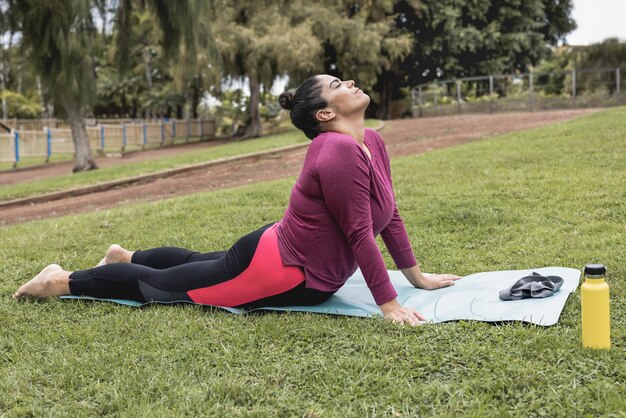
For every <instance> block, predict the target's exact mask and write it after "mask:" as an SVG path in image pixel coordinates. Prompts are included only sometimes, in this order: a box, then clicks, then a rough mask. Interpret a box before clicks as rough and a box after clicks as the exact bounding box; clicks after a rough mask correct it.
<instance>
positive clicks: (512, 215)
mask: <svg viewBox="0 0 626 418" xmlns="http://www.w3.org/2000/svg"><path fill="white" fill-rule="evenodd" d="M624 120H626V108H617V109H612V110H609V111H605V112H602V113H598V114H594V115H590V116H587V117H584V118H580V119H577V120H574V121H569V122H565V123H560V124H557V125H554V126H550V127H544V128H540V129H534V130H531V131H527V132H521V133H514V134H509V135H505V136H500V137H497V138H490V139H485V140H482V141H478V142H474V143H471V144H466V145H462V146H459V147H455V148H450V149H444V150H439V151H434V152H429V153H426V154H423V155H420V156H413V157H403V158H398V159H394V160H393V161H392V169H393V173H394V185H395V192H396V196H397V201H398V206H399V209H400V213H401V214H402V216H403V218H404V220H405V223H406V225H407V229H408V232H409V236H410V238H411V241H412V243H413V247H414V249H415V253H416V256H417V258H418V259H419V260H421V262H422V267H423V269H424V270H426V271H431V272H450V273H457V274H461V275H467V274H470V273H472V272H477V271H486V270H504V269H522V268H532V267H542V266H565V267H576V268H582V266H583V265H584V264H585V263H589V262H602V263H604V264H606V265H607V266H608V282H609V283H610V286H611V297H612V299H611V304H612V305H611V314H612V319H613V322H612V342H613V348H612V349H611V350H608V351H592V350H585V349H583V348H582V347H581V340H580V333H581V325H580V298H579V292H576V293H575V294H573V295H571V296H570V299H569V300H568V302H567V304H566V306H565V309H564V311H563V314H562V316H561V320H560V322H559V323H558V324H557V325H555V326H553V327H548V328H545V327H538V326H533V325H524V324H521V323H505V324H495V325H494V324H487V323H481V322H469V321H459V322H451V323H445V324H437V325H424V326H421V327H416V328H412V327H400V326H397V325H395V324H393V323H391V322H388V321H386V320H384V319H382V318H380V317H379V318H374V319H363V318H350V317H336V316H324V315H315V314H306V313H287V314H282V313H269V314H252V315H247V316H237V315H232V314H230V313H227V312H223V311H219V310H216V309H211V308H207V307H200V306H189V305H183V306H153V307H149V308H145V309H133V308H129V307H125V306H118V305H113V304H108V303H90V302H87V301H62V300H59V299H51V300H43V301H42V300H26V301H20V302H16V301H14V300H12V299H11V298H10V295H11V294H12V293H13V292H14V291H15V289H16V288H17V287H18V285H19V284H21V283H22V282H23V281H25V280H27V279H29V278H30V277H31V276H33V275H35V274H36V273H38V272H39V270H40V269H41V268H42V267H44V266H45V265H46V264H48V263H50V262H58V263H59V264H61V265H62V266H64V267H65V268H67V269H80V268H86V267H89V266H92V265H94V264H95V263H96V262H97V261H98V260H99V259H100V258H101V257H102V255H103V253H104V251H105V249H106V248H107V246H108V244H110V243H112V242H118V243H121V244H122V245H125V246H127V247H129V248H144V249H145V248H149V247H153V246H160V245H174V246H182V247H189V248H195V249H198V250H201V251H211V250H221V249H226V248H228V247H229V246H230V245H232V244H233V243H234V242H235V241H236V239H237V238H239V237H240V236H242V235H244V234H245V233H247V232H250V231H252V230H253V229H256V228H258V227H260V226H261V225H264V224H265V223H268V222H271V221H273V220H278V219H280V217H281V216H282V214H283V211H284V209H285V207H286V205H287V202H288V199H289V195H290V191H291V187H292V185H293V183H294V180H295V178H294V177H291V178H287V179H284V180H279V181H272V182H268V183H262V184H254V185H249V186H244V187H239V188H235V189H229V190H223V191H216V192H210V193H202V194H196V195H191V196H185V197H180V198H175V199H171V200H166V201H160V202H155V203H148V204H135V205H129V206H125V207H121V208H117V209H112V210H106V211H102V212H99V213H92V214H84V215H79V216H68V217H64V218H59V219H51V220H46V221H37V222H30V223H26V224H21V225H14V226H9V227H5V228H1V229H0V242H2V246H0V259H1V260H2V261H3V262H2V264H1V265H0V277H1V278H2V279H1V281H0V294H2V298H1V299H0V326H1V327H2V329H3V332H2V334H0V369H1V370H2V373H0V393H2V394H3V396H0V415H2V413H3V412H4V413H5V414H6V415H7V416H24V415H26V416H40V415H63V416H69V415H71V416H75V415H79V416H85V415H108V414H114V415H121V416H165V415H172V416H182V415H191V416H193V415H209V416H239V415H244V416H250V415H252V416H276V415H278V416H309V417H313V416H358V417H361V416H374V415H375V416H394V417H397V416H418V415H438V416H456V415H469V416H503V415H516V416H538V415H543V416H581V415H590V416H596V415H606V416H617V415H620V414H624V411H625V410H626V386H625V385H624V382H625V381H626V363H625V362H624V358H625V355H626V340H625V338H626V325H625V319H626V306H625V302H624V301H625V293H626V263H625V261H626V260H625V257H624V248H626V172H625V170H624V167H626V124H624V123H623V121H624ZM156 225H158V227H157V228H155V226H156ZM379 244H380V246H381V249H382V250H383V255H384V257H385V261H386V263H387V266H388V268H394V264H393V262H392V260H391V258H390V256H389V254H388V253H387V251H386V249H384V246H383V244H382V241H380V240H379Z"/></svg>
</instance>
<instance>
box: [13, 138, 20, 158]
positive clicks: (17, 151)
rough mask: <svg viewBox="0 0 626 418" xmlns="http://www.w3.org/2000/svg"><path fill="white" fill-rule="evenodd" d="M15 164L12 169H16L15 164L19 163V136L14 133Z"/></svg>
mask: <svg viewBox="0 0 626 418" xmlns="http://www.w3.org/2000/svg"><path fill="white" fill-rule="evenodd" d="M14 138H15V162H14V163H13V167H17V163H19V162H20V134H18V133H17V131H15V134H14Z"/></svg>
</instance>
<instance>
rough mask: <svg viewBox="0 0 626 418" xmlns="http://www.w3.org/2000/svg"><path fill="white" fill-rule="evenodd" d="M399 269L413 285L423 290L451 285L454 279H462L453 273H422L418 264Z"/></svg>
mask: <svg viewBox="0 0 626 418" xmlns="http://www.w3.org/2000/svg"><path fill="white" fill-rule="evenodd" d="M400 271H401V272H402V274H404V277H406V279H407V280H408V281H409V283H411V284H412V285H413V286H414V287H417V288H419V289H425V290H433V289H439V288H441V287H447V286H452V285H453V284H454V282H455V281H457V280H459V279H462V277H460V276H457V275H455V274H424V273H422V271H421V270H420V267H419V265H415V266H413V267H409V268H406V269H400Z"/></svg>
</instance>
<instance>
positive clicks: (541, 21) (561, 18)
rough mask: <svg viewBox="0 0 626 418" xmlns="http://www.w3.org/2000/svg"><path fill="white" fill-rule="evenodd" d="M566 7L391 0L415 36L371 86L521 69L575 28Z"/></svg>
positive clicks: (526, 0)
mask: <svg viewBox="0 0 626 418" xmlns="http://www.w3.org/2000/svg"><path fill="white" fill-rule="evenodd" d="M571 12H572V1H571V0H474V1H467V2H459V1H457V0H421V2H420V4H419V5H417V6H416V5H415V4H414V3H413V2H408V1H406V0H401V1H396V2H395V4H394V9H393V14H394V15H395V16H396V25H397V27H398V28H399V29H401V30H403V31H406V32H408V33H411V34H413V35H414V36H415V44H414V49H413V50H412V51H411V54H409V55H408V56H406V57H404V58H401V59H400V60H399V61H396V62H395V63H393V64H392V65H391V66H390V67H391V70H390V71H388V72H385V73H381V75H380V76H379V79H378V81H377V84H376V86H377V90H379V91H382V90H384V89H387V90H391V91H392V93H391V94H390V96H392V97H394V96H395V97H398V96H399V93H400V89H402V88H403V87H413V86H415V85H417V84H421V83H426V82H429V81H432V80H438V79H451V78H455V77H467V76H474V75H486V74H496V73H502V72H516V71H526V69H527V68H528V66H530V65H536V64H537V63H539V62H540V61H541V60H542V59H543V58H544V57H546V56H548V55H549V53H550V46H551V45H555V44H556V43H557V42H558V41H559V40H562V39H564V37H565V35H566V34H567V33H569V32H571V31H572V30H573V29H575V27H576V25H575V23H574V21H573V20H572V17H571ZM387 97H389V96H387ZM381 116H384V115H381Z"/></svg>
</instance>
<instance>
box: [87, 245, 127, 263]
mask: <svg viewBox="0 0 626 418" xmlns="http://www.w3.org/2000/svg"><path fill="white" fill-rule="evenodd" d="M132 256H133V251H128V250H126V249H124V248H122V247H121V246H119V245H117V244H112V245H111V246H110V247H109V249H108V250H107V253H106V255H105V256H104V258H103V259H102V260H100V262H99V263H98V264H97V265H96V267H99V266H104V265H105V264H111V263H130V259H131V257H132Z"/></svg>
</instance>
